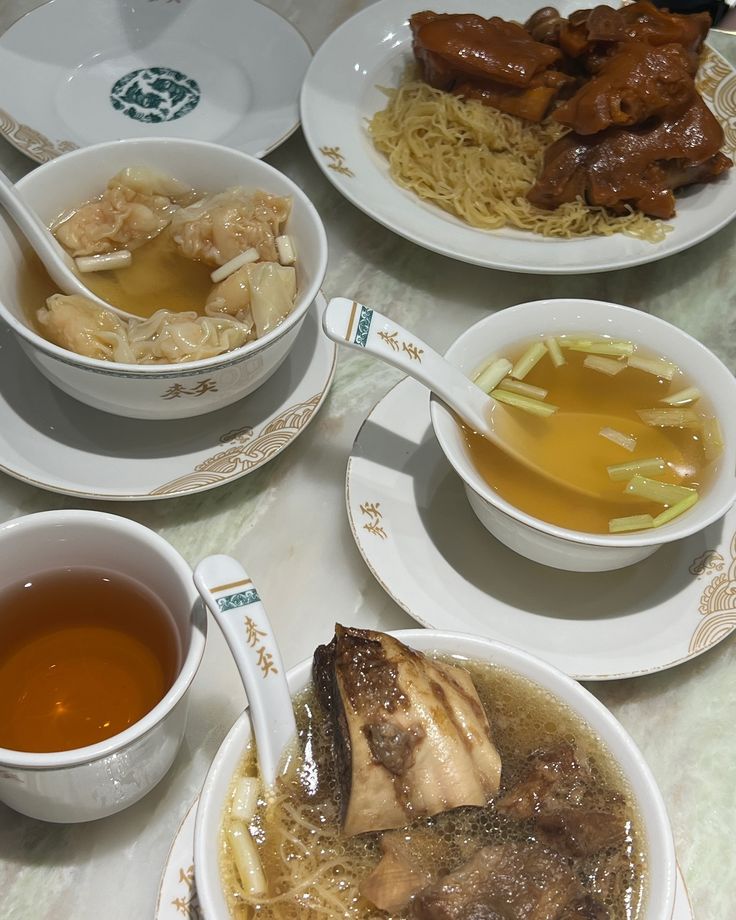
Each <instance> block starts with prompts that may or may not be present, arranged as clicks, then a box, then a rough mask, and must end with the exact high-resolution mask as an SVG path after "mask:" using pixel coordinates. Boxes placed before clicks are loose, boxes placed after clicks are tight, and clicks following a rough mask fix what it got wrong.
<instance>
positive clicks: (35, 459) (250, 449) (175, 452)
mask: <svg viewBox="0 0 736 920" xmlns="http://www.w3.org/2000/svg"><path fill="white" fill-rule="evenodd" d="M325 305H326V301H325V299H324V296H323V295H322V294H320V295H319V296H318V298H317V300H315V302H314V304H313V305H312V307H311V308H310V310H309V312H308V313H307V316H306V318H305V320H304V323H303V325H302V328H301V331H300V333H299V336H298V338H297V341H296V343H295V344H294V347H293V348H292V349H291V351H290V352H289V354H288V356H287V358H286V360H285V361H284V363H283V364H282V365H281V367H280V368H279V369H278V370H277V371H276V373H275V374H274V375H273V376H272V377H271V378H270V379H269V380H268V381H266V383H264V384H263V386H262V387H260V388H259V389H258V390H256V391H255V393H252V394H251V395H250V396H247V397H246V398H245V399H242V400H240V402H237V403H234V404H233V405H232V406H227V407H226V408H224V409H220V410H218V411H217V412H212V413H210V414H208V415H201V416H197V417H195V418H190V419H178V420H175V421H169V422H155V421H141V420H138V419H127V418H122V417H120V416H116V415H110V414H108V413H106V412H100V411H98V410H96V409H92V408H90V407H89V406H85V405H83V404H82V403H80V402H77V401H76V400H75V399H72V398H71V397H69V396H67V395H66V394H65V393H62V392H61V390H59V389H57V388H56V387H55V386H53V385H52V384H51V383H49V382H48V381H47V380H46V378H45V377H42V376H41V375H40V374H39V373H38V371H36V370H35V368H34V367H33V365H32V364H31V363H30V362H29V360H28V359H27V358H26V356H25V355H24V354H23V352H22V351H21V349H20V346H19V345H18V343H17V340H16V338H15V336H14V334H13V333H12V332H11V331H10V329H9V328H8V327H7V326H5V325H3V324H0V471H2V472H5V473H8V474H9V475H10V476H13V477H15V478H16V479H22V480H23V481H24V482H28V483H30V484H31V485H34V486H39V487H40V488H42V489H49V490H51V491H52V492H62V493H64V494H67V495H74V496H82V497H85V498H95V499H106V500H108V501H144V500H152V499H160V498H173V497H176V496H180V495H188V494H191V493H193V492H203V491H205V490H207V489H214V488H216V487H217V486H220V485H224V484H225V483H229V482H233V481H234V480H235V479H239V478H240V477H241V476H245V475H246V474H248V473H251V472H253V470H256V469H258V467H260V466H263V464H264V463H267V462H268V461H269V460H272V459H273V458H274V457H275V456H276V455H277V454H279V453H281V451H282V450H284V448H286V447H288V445H289V444H291V442H292V441H293V440H294V439H295V438H296V437H298V435H299V434H301V432H302V431H304V429H305V428H306V427H307V425H308V424H309V423H310V421H311V420H312V419H313V418H314V416H315V414H316V413H317V410H318V409H319V407H320V406H321V405H322V402H323V401H324V398H325V396H326V395H327V391H328V389H329V386H330V384H331V382H332V378H333V376H334V373H335V353H336V347H335V345H334V344H333V343H332V342H330V341H329V339H327V338H326V336H325V335H324V334H323V333H322V329H321V325H320V323H321V316H322V311H323V310H324V308H325Z"/></svg>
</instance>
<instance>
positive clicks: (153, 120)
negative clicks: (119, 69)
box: [110, 67, 202, 124]
mask: <svg viewBox="0 0 736 920" xmlns="http://www.w3.org/2000/svg"><path fill="white" fill-rule="evenodd" d="M201 96H202V93H201V91H200V89H199V84H198V83H197V81H196V80H193V79H192V78H191V77H188V76H187V75H186V74H183V73H181V71H179V70H172V69H171V68H170V67H144V68H142V69H141V70H131V71H130V73H126V74H125V76H124V77H120V79H119V80H117V81H116V82H115V84H114V85H113V88H112V89H111V90H110V102H111V104H112V107H113V108H114V109H116V110H117V111H118V112H122V114H123V115H127V116H128V118H132V119H133V120H134V121H142V122H145V123H146V124H158V123H159V122H162V121H174V120H175V119H177V118H181V117H182V116H183V115H186V114H187V113H188V112H191V111H192V109H194V108H196V106H197V105H198V104H199V100H200V98H201Z"/></svg>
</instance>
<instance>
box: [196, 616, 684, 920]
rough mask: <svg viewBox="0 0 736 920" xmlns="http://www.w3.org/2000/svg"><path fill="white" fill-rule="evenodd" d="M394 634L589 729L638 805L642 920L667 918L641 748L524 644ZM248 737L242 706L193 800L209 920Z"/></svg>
mask: <svg viewBox="0 0 736 920" xmlns="http://www.w3.org/2000/svg"><path fill="white" fill-rule="evenodd" d="M391 635H394V636H396V637H397V638H398V639H399V640H400V641H401V642H404V643H405V644H406V645H408V646H410V647H412V648H415V649H417V650H419V651H421V652H439V653H441V654H445V655H451V656H456V657H457V658H458V659H459V660H462V659H466V660H468V659H469V660H473V661H481V662H488V663H491V664H496V665H499V666H500V667H502V668H506V669H507V670H509V671H512V672H514V673H515V674H518V675H520V676H522V677H525V678H527V679H528V680H530V681H532V682H534V683H535V684H537V685H538V686H540V687H542V688H544V689H546V690H547V691H549V692H550V693H551V694H552V695H553V696H554V697H555V698H556V699H557V700H558V701H559V702H561V703H563V704H564V705H565V706H566V707H567V708H568V709H571V710H572V711H573V712H575V713H576V714H577V715H578V716H580V717H581V718H582V719H583V720H584V721H585V722H587V724H588V725H589V726H590V727H591V728H593V730H594V731H595V733H596V735H597V736H598V737H599V738H600V740H601V741H602V742H603V744H604V745H605V746H606V748H607V749H608V751H609V752H610V754H611V756H612V759H613V760H615V762H616V763H617V764H618V767H619V769H620V771H621V773H622V774H623V776H624V777H625V779H626V781H627V782H628V785H629V787H630V789H631V791H632V793H633V796H634V799H635V803H636V806H637V809H638V811H639V816H640V828H641V830H642V832H643V835H644V838H645V847H646V859H647V896H646V908H645V910H644V913H643V916H641V917H640V918H639V920H670V918H671V915H672V910H673V905H674V898H675V878H676V863H675V850H674V844H673V840H672V831H671V829H670V825H669V819H668V817H667V811H666V809H665V805H664V802H663V800H662V796H661V793H660V791H659V789H658V787H657V784H656V782H655V780H654V777H653V776H652V774H651V772H650V770H649V767H648V766H647V764H646V762H645V761H644V759H643V757H642V755H641V752H640V751H639V749H638V748H637V747H636V745H635V744H634V742H633V741H632V740H631V738H630V737H629V735H628V734H627V733H626V731H625V730H624V729H623V728H622V727H621V725H620V724H619V723H618V722H617V721H616V719H615V718H614V717H613V716H612V715H611V713H610V712H609V711H608V710H607V709H606V708H605V707H604V706H603V705H602V704H601V703H600V702H598V700H597V699H596V698H595V697H594V696H593V695H592V694H591V693H589V692H588V691H587V690H586V689H585V688H584V687H582V686H581V685H580V684H579V683H577V682H576V681H574V680H572V678H570V677H567V675H565V674H563V673H562V672H561V671H558V670H557V668H554V667H552V665H549V664H546V663H545V662H543V661H542V660H541V659H539V658H535V657H534V656H532V655H529V654H528V653H527V652H524V651H522V650H521V649H516V648H513V647H511V646H507V645H503V644H502V643H500V642H492V641H491V640H489V639H482V638H479V637H476V636H468V635H463V634H461V633H452V632H445V631H441V630H430V629H405V630H398V631H396V632H392V633H391ZM311 668H312V659H311V658H309V659H307V660H306V661H303V662H301V663H300V664H298V665H297V666H296V667H294V668H292V669H291V670H290V671H289V674H288V681H289V686H290V688H291V690H292V693H298V692H299V691H301V690H304V689H305V688H306V687H307V686H308V685H309V683H310V682H311ZM250 737H251V726H250V719H249V717H248V713H247V712H244V713H243V714H242V715H241V716H240V718H239V719H238V720H237V722H236V723H235V724H234V725H233V727H232V729H231V730H230V732H229V733H228V735H227V737H226V738H225V740H224V741H223V743H222V745H221V746H220V749H219V751H218V752H217V754H216V755H215V758H214V760H213V762H212V765H211V767H210V770H209V773H208V774H207V777H206V779H205V782H204V786H203V788H202V793H201V795H200V798H199V804H198V806H197V817H196V824H195V832H194V871H195V875H196V881H197V893H198V896H199V901H200V904H201V906H202V909H203V911H204V916H205V917H206V918H207V920H230V914H229V912H228V908H227V903H226V900H225V896H224V894H223V891H222V885H221V882H220V868H219V857H220V846H219V840H220V827H221V824H222V819H223V816H224V812H225V808H226V805H227V803H228V800H229V794H230V788H231V784H232V781H233V777H234V775H235V773H236V771H237V769H238V766H239V764H240V762H241V760H242V757H243V753H244V751H245V748H246V745H247V744H248V742H249V740H250Z"/></svg>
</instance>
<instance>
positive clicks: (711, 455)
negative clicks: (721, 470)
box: [702, 415, 723, 460]
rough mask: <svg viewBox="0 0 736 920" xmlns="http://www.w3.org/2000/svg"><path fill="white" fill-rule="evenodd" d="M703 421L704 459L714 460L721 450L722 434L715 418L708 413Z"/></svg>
mask: <svg viewBox="0 0 736 920" xmlns="http://www.w3.org/2000/svg"><path fill="white" fill-rule="evenodd" d="M702 422H703V452H704V454H705V459H706V460H715V458H716V457H718V456H719V455H720V453H721V451H722V450H723V434H722V433H721V426H720V423H719V421H718V419H717V418H714V417H713V416H712V415H708V416H706V417H705V418H703V419H702Z"/></svg>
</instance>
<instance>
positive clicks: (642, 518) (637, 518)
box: [608, 514, 654, 533]
mask: <svg viewBox="0 0 736 920" xmlns="http://www.w3.org/2000/svg"><path fill="white" fill-rule="evenodd" d="M650 527H654V518H653V517H652V516H651V514H632V515H629V517H620V518H611V520H610V521H609V522H608V532H609V533H626V531H628V530H648V529H649V528H650Z"/></svg>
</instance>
